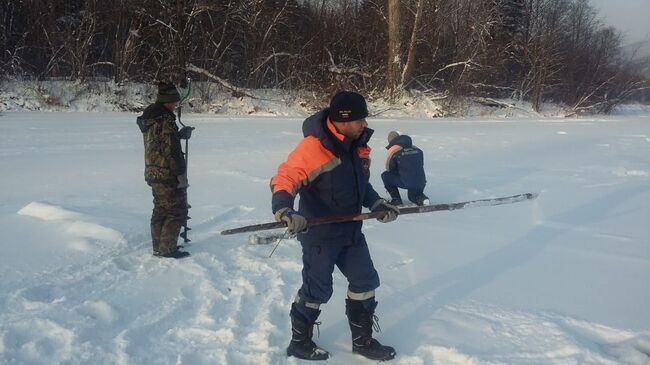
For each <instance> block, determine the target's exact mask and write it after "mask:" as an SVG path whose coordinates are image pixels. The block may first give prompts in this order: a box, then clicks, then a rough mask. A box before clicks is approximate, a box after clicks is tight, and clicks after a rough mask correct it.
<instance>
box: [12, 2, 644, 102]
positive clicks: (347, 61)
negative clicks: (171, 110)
mask: <svg viewBox="0 0 650 365" xmlns="http://www.w3.org/2000/svg"><path fill="white" fill-rule="evenodd" d="M0 27H1V28H2V29H1V32H0V50H1V51H2V53H1V54H0V73H1V75H2V76H3V77H4V78H21V79H25V78H32V79H39V80H48V79H53V78H54V79H68V80H75V81H80V82H83V81H85V80H91V79H93V80H94V79H98V78H100V79H110V80H114V81H115V82H118V83H120V82H144V83H151V82H158V81H165V80H171V81H174V82H177V83H183V82H184V80H185V79H186V78H187V77H191V78H192V79H193V80H210V81H217V82H219V83H221V84H222V85H224V86H226V87H228V88H230V89H232V90H235V91H236V90H239V88H280V89H302V90H313V91H320V92H326V93H331V92H333V91H335V90H336V89H341V88H351V89H356V90H359V91H362V92H364V93H367V94H370V95H386V96H394V95H399V93H400V92H401V91H403V90H409V89H417V90H421V91H425V92H432V93H437V94H441V95H444V96H452V97H453V96H480V97H491V98H514V99H518V100H526V101H530V102H531V103H532V105H533V107H534V108H535V109H536V110H539V108H540V106H541V103H542V102H545V101H551V102H559V103H563V104H566V105H569V106H570V107H573V108H574V109H575V110H583V109H584V110H594V111H598V112H608V111H609V110H610V109H611V108H612V107H613V106H615V105H617V104H619V103H620V102H622V101H625V100H629V99H631V98H637V99H639V98H646V101H647V86H648V82H647V75H645V74H644V73H643V67H644V66H645V67H647V63H644V62H638V61H637V62H632V61H631V60H630V57H629V55H627V54H625V53H624V52H622V50H621V40H622V36H621V34H620V33H619V32H618V31H617V30H616V29H613V28H612V27H608V26H606V25H605V24H604V23H603V22H602V21H601V20H600V16H599V14H598V12H597V10H596V9H595V8H594V7H593V6H592V5H591V4H590V2H589V0H109V1H105V0H103V1H99V0H5V1H3V2H2V5H0ZM646 61H647V60H646ZM646 70H647V69H646ZM644 90H645V91H644Z"/></svg>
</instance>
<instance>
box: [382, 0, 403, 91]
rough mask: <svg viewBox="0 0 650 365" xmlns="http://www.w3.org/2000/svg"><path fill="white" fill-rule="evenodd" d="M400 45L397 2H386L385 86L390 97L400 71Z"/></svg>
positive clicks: (395, 86)
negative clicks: (386, 63) (386, 50)
mask: <svg viewBox="0 0 650 365" xmlns="http://www.w3.org/2000/svg"><path fill="white" fill-rule="evenodd" d="M401 49H402V43H401V38H400V14H399V0H388V65H387V66H388V67H387V74H386V86H387V89H388V91H389V93H390V96H391V97H392V96H394V92H395V89H396V88H397V86H398V82H399V77H400V71H401V68H402V60H401Z"/></svg>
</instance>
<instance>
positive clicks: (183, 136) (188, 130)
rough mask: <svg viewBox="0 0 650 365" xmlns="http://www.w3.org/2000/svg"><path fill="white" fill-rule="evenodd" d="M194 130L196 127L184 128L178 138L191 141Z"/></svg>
mask: <svg viewBox="0 0 650 365" xmlns="http://www.w3.org/2000/svg"><path fill="white" fill-rule="evenodd" d="M193 130H194V127H183V128H181V129H180V130H179V131H178V137H179V138H180V139H190V137H192V131H193Z"/></svg>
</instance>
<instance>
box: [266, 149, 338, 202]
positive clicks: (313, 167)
mask: <svg viewBox="0 0 650 365" xmlns="http://www.w3.org/2000/svg"><path fill="white" fill-rule="evenodd" d="M340 164H341V160H339V158H338V157H336V156H335V155H334V154H333V153H332V152H331V151H330V150H328V149H327V148H325V147H324V146H323V145H322V144H321V142H320V140H319V139H318V138H316V137H314V136H307V137H305V138H303V139H302V141H300V143H298V146H296V148H295V149H294V150H293V151H291V153H289V157H288V158H287V161H286V162H284V163H282V164H280V166H279V167H278V173H277V174H276V175H275V176H273V179H271V189H272V190H273V192H274V193H276V192H278V191H281V190H284V191H286V192H288V193H289V194H291V195H292V196H296V194H297V193H298V191H299V190H300V188H302V187H303V186H306V185H308V184H309V183H311V182H312V181H314V180H315V179H316V178H317V177H318V176H319V175H320V174H322V173H324V172H328V171H331V170H333V169H334V168H336V167H337V166H338V165H340Z"/></svg>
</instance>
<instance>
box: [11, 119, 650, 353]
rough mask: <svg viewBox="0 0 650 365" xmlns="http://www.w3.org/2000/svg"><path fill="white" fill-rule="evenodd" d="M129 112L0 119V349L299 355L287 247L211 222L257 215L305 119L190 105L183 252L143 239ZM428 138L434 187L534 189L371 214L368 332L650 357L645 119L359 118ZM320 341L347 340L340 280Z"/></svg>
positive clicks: (336, 349)
mask: <svg viewBox="0 0 650 365" xmlns="http://www.w3.org/2000/svg"><path fill="white" fill-rule="evenodd" d="M135 116H136V114H130V113H95V114H93V113H5V114H4V115H2V116H0V127H1V129H2V133H0V170H1V171H3V176H2V179H1V180H0V231H1V232H2V233H3V238H2V241H1V242H2V243H1V250H2V254H1V255H0V277H1V278H2V280H0V364H256V365H257V364H299V363H302V362H300V361H298V360H296V359H293V358H287V357H286V356H285V355H284V350H285V347H286V345H287V344H288V340H289V337H290V327H289V318H288V309H289V305H290V302H291V300H292V299H293V296H294V294H295V292H296V290H297V289H298V286H299V285H300V270H301V264H300V246H299V244H298V242H297V241H295V240H285V241H283V242H282V243H281V244H280V245H279V247H278V249H277V250H276V251H275V253H274V254H273V256H272V257H270V258H269V253H270V252H271V250H272V246H269V245H251V244H248V236H247V235H235V236H221V235H220V234H219V232H220V231H221V230H222V229H226V228H233V227H237V226H240V225H246V224H253V223H261V222H265V221H271V220H272V216H271V213H270V191H269V188H268V182H269V178H270V177H271V176H272V175H273V173H274V172H275V169H276V167H277V165H278V164H279V163H280V162H281V161H283V159H284V158H285V157H286V154H287V153H288V152H289V150H290V149H291V148H293V146H295V144H296V143H297V141H298V140H299V139H300V137H301V135H300V125H301V119H298V118H294V119H289V118H245V119H239V118H225V117H215V116H211V115H191V114H188V115H185V116H184V120H185V122H186V123H188V124H190V125H193V126H195V127H196V128H197V129H196V131H195V133H194V136H193V138H192V140H191V141H190V168H189V175H190V183H191V187H190V190H189V198H190V203H191V204H192V206H193V208H192V210H191V212H190V213H191V216H192V218H193V219H192V220H191V221H190V222H191V225H192V227H193V230H192V231H191V232H190V237H191V238H192V240H193V242H192V243H191V245H190V246H189V247H188V251H190V252H191V253H192V256H191V257H190V258H188V259H185V260H181V261H175V260H169V259H168V260H162V259H158V258H154V257H152V255H151V243H150V238H149V231H148V225H149V216H150V212H151V206H152V204H151V192H150V190H149V189H148V187H147V186H146V185H145V183H144V181H143V174H142V170H143V156H142V154H143V151H142V150H143V148H142V137H141V134H140V132H139V130H138V129H137V127H136V125H135ZM370 126H371V127H372V128H375V129H376V134H375V138H374V140H373V141H372V143H371V146H372V147H373V148H374V151H373V157H374V162H373V166H372V173H373V178H372V181H373V184H374V186H375V188H376V189H377V190H378V191H380V192H383V189H382V187H381V182H380V179H379V174H380V173H381V171H382V166H383V163H384V161H383V159H384V157H385V150H384V149H383V147H384V145H385V137H386V135H387V133H388V131H390V130H391V129H398V130H400V131H402V132H403V133H408V134H410V135H411V136H412V137H413V139H414V142H415V143H416V144H417V145H418V146H419V147H421V148H422V149H423V150H424V151H425V156H426V168H427V178H428V181H429V183H428V187H427V193H428V195H429V196H430V197H431V199H432V202H434V203H442V202H455V201H464V200H471V199H482V198H488V197H498V196H507V195H513V194H518V193H524V192H539V193H540V196H539V198H538V199H537V200H535V201H533V202H524V203H517V204H512V205H503V206H497V207H480V208H473V209H466V210H459V211H453V212H438V213H430V214H421V215H410V216H403V217H400V218H399V219H398V220H397V221H396V222H394V223H389V224H381V223H379V222H376V221H369V222H367V223H366V224H365V225H364V230H365V233H366V236H367V239H368V242H369V245H370V250H371V253H372V255H373V259H374V262H375V266H376V267H377V269H378V271H379V274H380V277H381V279H382V286H381V287H380V288H379V289H378V291H377V299H378V301H379V307H378V312H377V314H378V315H379V317H380V325H381V328H382V330H383V332H382V333H380V334H378V335H377V337H378V338H379V339H380V340H381V341H382V342H384V343H386V344H390V345H393V346H394V347H395V348H396V349H397V352H398V356H397V358H396V359H395V360H393V361H392V363H393V364H400V365H420V364H650V230H649V229H648V222H649V221H650V220H649V218H650V117H648V116H641V117H640V116H620V117H594V118H581V119H508V120H506V121H502V120H485V119H483V120H478V119H473V120H470V119H440V120H409V119H400V120H396V119H393V120H388V119H381V120H378V119H371V120H370ZM334 282H335V284H334V285H335V294H334V297H333V298H332V300H331V301H330V303H328V304H327V305H325V306H324V307H323V314H322V316H321V320H322V325H321V326H320V337H317V338H316V342H317V343H318V344H320V345H321V346H322V347H324V348H326V349H327V350H329V351H331V352H332V355H333V356H332V357H331V359H330V360H329V361H328V362H327V363H328V364H370V363H372V361H369V360H366V359H363V358H361V357H358V356H355V355H352V354H351V351H350V334H349V329H348V327H347V321H346V318H345V314H344V295H345V291H346V284H345V279H344V278H343V277H342V276H341V274H340V273H338V271H337V272H336V274H335V280H334Z"/></svg>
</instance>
